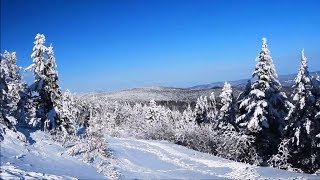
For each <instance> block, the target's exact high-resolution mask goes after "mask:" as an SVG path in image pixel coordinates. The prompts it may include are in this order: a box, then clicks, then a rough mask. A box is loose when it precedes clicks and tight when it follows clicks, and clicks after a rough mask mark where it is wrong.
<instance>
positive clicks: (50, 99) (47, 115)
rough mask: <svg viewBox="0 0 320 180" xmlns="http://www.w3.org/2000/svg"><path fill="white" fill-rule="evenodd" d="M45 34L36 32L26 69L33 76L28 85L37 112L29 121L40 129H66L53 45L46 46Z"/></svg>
mask: <svg viewBox="0 0 320 180" xmlns="http://www.w3.org/2000/svg"><path fill="white" fill-rule="evenodd" d="M44 44H45V36H44V35H43V34H37V35H36V37H35V41H34V47H33V53H32V54H31V58H33V64H31V65H30V66H29V67H28V68H27V70H31V71H32V72H33V74H34V76H35V82H34V83H33V84H32V85H31V86H30V89H31V91H32V92H33V99H34V102H36V104H37V105H36V106H37V107H38V108H37V112H36V118H35V119H34V121H32V122H30V124H33V125H35V126H40V128H41V129H48V130H50V129H54V128H60V129H61V130H63V131H64V132H67V131H68V127H69V122H68V121H67V120H65V119H63V118H61V112H60V111H61V110H62V101H61V96H62V93H61V90H60V87H59V83H58V73H57V70H56V67H57V65H56V63H55V57H54V52H53V47H52V46H51V45H50V47H46V46H45V45H44Z"/></svg>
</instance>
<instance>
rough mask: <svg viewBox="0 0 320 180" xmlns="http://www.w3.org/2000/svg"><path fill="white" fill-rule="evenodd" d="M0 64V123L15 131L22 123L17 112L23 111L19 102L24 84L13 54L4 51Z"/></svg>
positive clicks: (22, 94)
mask: <svg viewBox="0 0 320 180" xmlns="http://www.w3.org/2000/svg"><path fill="white" fill-rule="evenodd" d="M0 64H1V65H0V76H1V77H0V97H1V98H0V113H1V116H0V123H4V124H5V125H6V126H7V127H8V128H10V129H15V126H16V125H17V124H18V123H19V122H20V123H21V121H22V119H20V117H19V115H20V114H19V111H22V110H23V106H22V105H23V104H22V103H21V101H22V99H23V98H22V97H24V93H25V83H23V82H22V78H21V75H20V74H19V68H18V66H17V57H16V53H15V52H12V53H9V52H8V51H5V52H4V54H1V62H0Z"/></svg>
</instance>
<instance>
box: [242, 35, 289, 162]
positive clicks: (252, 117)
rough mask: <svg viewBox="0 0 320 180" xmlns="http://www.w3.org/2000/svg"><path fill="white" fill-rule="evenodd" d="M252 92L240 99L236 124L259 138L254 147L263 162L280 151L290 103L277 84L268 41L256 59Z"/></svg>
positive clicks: (265, 41) (263, 41)
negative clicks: (279, 145) (281, 137)
mask: <svg viewBox="0 0 320 180" xmlns="http://www.w3.org/2000/svg"><path fill="white" fill-rule="evenodd" d="M257 61H258V63H257V65H256V67H255V71H254V72H253V75H252V77H253V78H254V82H253V84H252V85H251V89H250V92H249V94H248V95H247V96H245V97H244V98H243V99H242V100H240V105H239V112H240V113H241V114H240V115H239V116H238V117H237V119H236V123H237V125H238V126H239V127H240V128H241V129H242V130H243V131H244V132H246V133H248V134H253V135H255V136H256V140H255V141H256V142H255V144H254V145H255V147H256V149H257V153H258V154H259V156H260V157H262V160H263V162H265V160H267V159H268V158H269V157H270V156H271V155H272V154H274V153H276V152H277V146H278V144H279V143H280V136H281V134H282V130H283V128H284V125H285V122H284V118H285V116H286V115H287V112H288V108H289V106H290V102H289V101H288V100H287V97H286V95H285V93H284V92H281V84H280V82H279V81H278V77H277V74H276V70H275V67H274V64H273V61H272V58H271V56H270V51H269V49H268V46H267V40H266V38H263V39H262V48H261V51H260V53H259V56H258V58H257Z"/></svg>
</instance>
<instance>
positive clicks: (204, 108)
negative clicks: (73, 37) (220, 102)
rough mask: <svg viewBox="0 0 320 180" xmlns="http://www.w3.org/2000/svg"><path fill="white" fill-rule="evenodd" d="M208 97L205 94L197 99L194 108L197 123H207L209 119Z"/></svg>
mask: <svg viewBox="0 0 320 180" xmlns="http://www.w3.org/2000/svg"><path fill="white" fill-rule="evenodd" d="M208 108H209V105H208V99H207V96H200V97H199V98H198V99H197V103H196V107H195V109H194V112H195V116H196V121H197V123H198V124H201V123H209V122H210V119H209V117H208Z"/></svg>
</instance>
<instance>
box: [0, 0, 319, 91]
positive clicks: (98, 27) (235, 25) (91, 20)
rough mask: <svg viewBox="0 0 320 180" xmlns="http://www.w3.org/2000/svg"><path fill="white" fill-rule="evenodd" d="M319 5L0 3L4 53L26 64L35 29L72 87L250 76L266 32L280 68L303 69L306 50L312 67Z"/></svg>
mask: <svg viewBox="0 0 320 180" xmlns="http://www.w3.org/2000/svg"><path fill="white" fill-rule="evenodd" d="M319 7H320V1H318V0H314V1H302V0H290V1H289V0H287V1H286V0H282V1H277V0H270V1H266V0H207V1H206V0H90V1H89V0H86V1H84V0H28V1H24V0H1V52H3V51H4V50H5V49H7V50H9V51H16V52H17V56H18V63H19V65H20V66H22V67H27V66H28V65H29V64H31V63H32V59H31V58H30V54H31V53H32V48H33V41H34V37H35V35H36V34H37V33H43V34H45V36H46V39H47V41H46V44H47V45H49V44H50V43H52V44H53V47H54V50H55V55H56V61H57V64H58V71H59V78H60V79H59V80H60V83H61V85H62V87H63V89H66V88H68V89H70V90H72V91H76V92H83V91H94V90H103V91H113V90H119V89H127V88H133V87H141V86H153V85H161V86H175V87H189V86H193V85H198V84H204V83H211V82H216V81H230V80H238V79H242V78H249V77H250V76H251V73H252V72H253V69H254V66H255V64H256V62H255V58H256V56H257V55H258V53H259V50H260V47H261V38H262V37H267V38H268V44H269V48H270V50H271V55H272V57H273V60H274V63H275V65H276V68H277V73H278V74H291V73H295V72H296V71H297V69H298V67H299V63H300V62H299V60H300V52H301V49H302V48H305V53H306V56H307V58H308V60H309V68H310V70H311V71H314V70H319V69H320V46H319V42H320V34H319V32H320V18H319V17H320V11H319ZM26 79H27V80H28V81H30V79H31V77H30V74H29V75H28V74H27V75H26Z"/></svg>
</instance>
